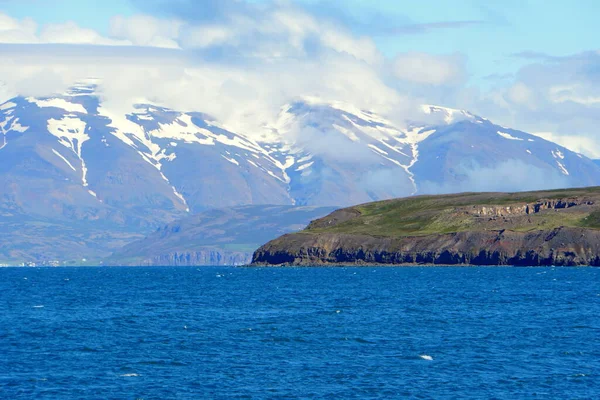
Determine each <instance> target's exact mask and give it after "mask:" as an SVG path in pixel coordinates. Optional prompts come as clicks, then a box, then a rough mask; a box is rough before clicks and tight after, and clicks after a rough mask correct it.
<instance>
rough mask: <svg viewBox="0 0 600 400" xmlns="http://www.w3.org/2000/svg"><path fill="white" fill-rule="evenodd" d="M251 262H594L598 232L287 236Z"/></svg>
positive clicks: (599, 259)
mask: <svg viewBox="0 0 600 400" xmlns="http://www.w3.org/2000/svg"><path fill="white" fill-rule="evenodd" d="M253 263H255V264H267V265H324V264H325V265H327V264H393V265H402V264H433V265H436V264H437V265H516V266H541V265H557V266H575V265H595V266H596V265H600V231H591V230H587V229H581V228H580V229H576V228H558V229H555V230H551V231H536V232H531V233H521V232H507V231H499V232H460V233H452V234H445V235H429V236H421V237H405V238H381V237H379V238H378V237H372V236H364V235H343V234H322V235H310V234H302V235H287V236H284V237H283V238H281V239H279V240H276V241H273V242H270V243H269V244H267V245H265V246H263V247H261V248H260V249H259V250H258V251H257V252H256V253H255V254H254V258H253Z"/></svg>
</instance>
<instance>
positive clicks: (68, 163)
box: [52, 149, 77, 171]
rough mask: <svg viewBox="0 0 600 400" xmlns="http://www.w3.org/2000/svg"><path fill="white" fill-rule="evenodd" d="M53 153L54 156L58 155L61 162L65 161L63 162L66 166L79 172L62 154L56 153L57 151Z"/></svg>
mask: <svg viewBox="0 0 600 400" xmlns="http://www.w3.org/2000/svg"><path fill="white" fill-rule="evenodd" d="M52 152H53V153H54V154H56V155H57V156H58V157H59V158H60V159H61V160H63V161H64V162H65V163H66V164H67V165H68V166H69V168H71V169H72V170H73V171H77V170H76V169H75V167H74V166H73V164H71V163H70V162H69V160H67V159H66V158H65V157H64V156H63V155H62V154H60V153H59V152H58V151H56V150H55V149H52Z"/></svg>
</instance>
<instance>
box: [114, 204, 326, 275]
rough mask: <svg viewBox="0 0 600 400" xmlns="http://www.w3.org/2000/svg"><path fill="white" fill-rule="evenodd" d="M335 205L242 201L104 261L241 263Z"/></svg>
mask: <svg viewBox="0 0 600 400" xmlns="http://www.w3.org/2000/svg"><path fill="white" fill-rule="evenodd" d="M331 211H333V208H331V207H296V206H242V207H234V208H227V209H218V210H208V211H205V212H203V213H200V214H197V215H194V216H191V217H187V218H184V219H182V220H179V221H175V222H172V223H170V224H168V225H166V226H164V227H161V228H159V229H158V230H157V231H156V232H154V233H152V234H150V235H149V236H147V237H146V238H144V239H142V240H138V241H136V242H133V243H130V244H128V245H127V246H125V247H124V248H122V249H120V250H118V251H117V252H115V253H114V254H113V255H112V256H110V257H108V258H107V259H105V260H104V264H105V265H161V266H181V265H240V264H247V263H249V262H250V260H251V259H252V253H253V252H254V251H255V250H256V249H257V248H258V247H259V246H260V245H261V244H263V243H265V242H267V241H269V240H271V239H274V238H276V237H278V236H280V235H283V234H285V233H289V232H294V231H298V230H300V229H303V228H304V227H306V225H308V223H309V222H310V221H312V220H314V219H316V218H320V217H322V216H324V215H326V214H328V213H329V212H331Z"/></svg>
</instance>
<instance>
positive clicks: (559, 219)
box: [253, 188, 600, 266]
mask: <svg viewBox="0 0 600 400" xmlns="http://www.w3.org/2000/svg"><path fill="white" fill-rule="evenodd" d="M253 264H254V265H361V264H391V265H415V264H430V265H517V266H542V265H556V266H576V265H593V266H598V265H600V188H585V189H570V190H557V191H544V192H528V193H466V194H458V195H444V196H418V197H412V198H406V199H397V200H390V201H384V202H377V203H369V204H364V205H360V206H356V207H351V208H347V209H342V210H338V211H335V212H334V213H332V214H330V215H328V216H327V217H325V218H321V219H319V220H316V221H314V222H312V223H311V224H310V225H309V226H308V228H307V229H305V230H304V231H302V232H299V233H296V234H289V235H285V236H282V237H280V238H278V239H275V240H273V241H271V242H269V243H267V244H265V245H264V246H262V247H261V248H260V249H258V250H257V251H256V252H255V253H254V256H253Z"/></svg>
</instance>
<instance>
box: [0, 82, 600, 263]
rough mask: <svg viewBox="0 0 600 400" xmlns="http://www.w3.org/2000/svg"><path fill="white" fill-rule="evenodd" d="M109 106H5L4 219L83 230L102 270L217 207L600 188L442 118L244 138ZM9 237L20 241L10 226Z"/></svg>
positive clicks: (583, 168) (163, 114)
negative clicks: (165, 230)
mask: <svg viewBox="0 0 600 400" xmlns="http://www.w3.org/2000/svg"><path fill="white" fill-rule="evenodd" d="M107 107H108V106H107V105H105V104H103V102H102V99H101V98H100V97H98V96H97V94H96V93H95V90H94V87H93V86H85V85H83V86H80V87H77V88H74V89H72V90H71V91H70V92H68V93H67V94H65V95H63V96H53V97H45V98H31V97H30V98H24V97H17V98H14V99H11V100H9V101H8V102H5V103H3V104H1V105H0V136H2V139H0V144H1V147H0V215H4V216H6V217H7V218H8V217H11V218H12V217H18V216H23V217H27V218H24V221H26V222H25V224H26V225H27V224H31V225H28V226H29V227H30V228H27V229H31V232H34V231H35V226H37V224H40V223H41V224H48V223H49V224H55V226H56V227H57V230H56V235H57V238H60V237H63V236H62V235H63V233H60V232H66V231H65V229H67V228H63V227H69V226H70V225H76V226H80V227H81V229H80V231H79V232H80V233H81V235H83V236H82V237H84V236H85V232H86V229H87V230H88V231H89V232H92V231H98V230H102V231H104V232H106V234H105V235H102V238H101V239H100V242H101V243H99V244H98V246H95V248H94V249H91V248H90V251H89V254H87V256H85V257H84V258H88V259H90V258H103V257H106V256H107V255H109V254H110V253H112V252H114V251H115V250H117V248H118V247H116V243H122V238H123V237H135V238H139V237H143V236H146V235H148V234H149V233H150V232H152V231H153V230H155V229H157V228H158V227H160V226H162V225H164V224H167V223H169V222H172V221H175V220H178V219H181V218H184V217H186V216H187V215H190V214H191V215H193V214H197V213H201V212H203V211H206V210H210V209H214V208H224V207H238V206H243V205H267V204H278V205H298V206H304V205H307V206H336V207H344V206H350V205H353V204H360V203H365V202H369V201H376V200H383V199H389V198H396V197H403V196H407V195H413V194H420V193H429V192H430V193H444V192H453V191H456V190H479V191H480V190H494V189H498V190H508V189H514V187H518V188H519V189H522V188H523V187H528V188H539V189H543V188H556V187H573V186H588V185H597V184H600V166H598V165H596V164H595V163H594V162H592V161H591V160H589V159H588V158H587V157H585V156H583V155H581V154H577V153H574V152H571V151H569V150H567V149H565V148H564V147H561V146H558V145H556V144H554V143H551V142H548V141H546V140H544V139H541V138H538V137H536V136H532V135H529V134H527V133H524V132H520V131H516V130H511V129H508V128H503V127H500V126H499V125H495V124H493V123H492V122H490V121H488V120H486V119H485V118H482V117H478V116H475V115H473V114H471V113H469V112H467V111H461V110H453V109H449V108H444V107H440V106H431V105H429V106H424V108H423V109H422V115H415V116H414V118H413V120H414V121H419V120H426V119H427V118H428V116H429V117H431V116H432V115H433V116H434V117H435V118H434V120H436V121H439V122H436V123H435V124H430V125H428V124H427V123H424V122H423V123H421V122H412V123H410V124H409V125H408V128H401V127H398V126H397V125H396V124H394V123H392V122H391V121H390V120H389V119H387V118H385V117H382V116H380V115H377V114H376V113H373V112H370V111H366V110H360V109H357V108H356V107H353V106H352V105H349V104H345V103H341V102H329V103H326V102H322V101H320V100H319V99H314V98H312V99H311V98H307V99H304V100H302V101H300V100H297V101H292V102H290V103H288V104H286V105H284V106H282V108H281V112H280V114H279V115H278V117H277V119H276V121H273V122H272V123H269V124H266V125H265V129H264V130H262V131H260V132H257V133H256V132H255V133H253V132H233V131H232V130H230V129H228V128H227V127H226V126H224V125H223V124H222V123H220V122H219V121H217V120H215V119H214V118H212V117H210V116H208V115H206V114H204V113H202V112H201V111H198V112H179V111H175V110H171V109H168V108H165V107H162V106H158V105H153V104H151V103H148V102H146V103H140V104H137V105H135V107H133V109H132V110H133V111H131V112H128V113H126V114H120V113H116V112H114V111H111V110H110V109H109V108H107ZM2 229H4V231H5V232H7V233H9V234H18V232H17V233H16V232H15V231H14V225H9V224H8V222H7V223H5V224H4V225H2V224H0V231H2ZM67 230H68V229H67ZM44 232H48V231H44ZM47 234H48V233H44V235H47ZM65 234H66V233H65ZM28 238H29V239H27V240H29V242H27V240H24V241H21V242H20V243H21V247H20V248H21V249H25V248H27V243H29V247H30V250H31V253H32V254H33V253H35V254H42V253H44V254H47V257H50V258H52V259H54V258H60V259H63V258H64V257H67V255H66V253H67V249H66V248H65V249H62V250H60V251H59V250H58V249H56V251H53V250H52V249H51V248H50V247H48V246H46V245H44V246H42V247H36V246H37V245H36V243H35V240H34V239H35V238H34V237H33V236H31V235H30V236H28ZM22 239H24V238H22ZM86 246H87V247H90V246H89V245H86ZM92 247H94V246H92ZM5 248H6V251H4V252H3V253H1V254H0V258H2V259H4V258H7V259H13V258H14V257H13V256H11V254H14V253H11V251H12V250H11V241H10V240H7V241H6V244H5ZM42 248H43V249H45V250H42ZM40 252H41V253H40ZM84 253H85V252H84ZM19 254H23V253H22V251H19ZM36 257H38V256H36ZM78 258H79V256H78Z"/></svg>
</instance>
